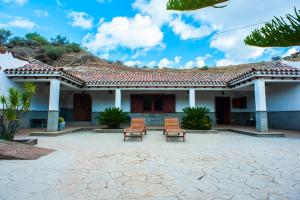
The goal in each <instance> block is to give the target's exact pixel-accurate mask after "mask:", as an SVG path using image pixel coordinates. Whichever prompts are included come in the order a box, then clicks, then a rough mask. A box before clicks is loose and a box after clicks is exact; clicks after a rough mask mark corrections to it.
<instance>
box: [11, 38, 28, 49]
mask: <svg viewBox="0 0 300 200" xmlns="http://www.w3.org/2000/svg"><path fill="white" fill-rule="evenodd" d="M25 45H26V39H25V38H22V37H13V38H12V39H11V40H10V41H9V43H8V45H7V46H8V47H11V48H12V47H14V46H25Z"/></svg>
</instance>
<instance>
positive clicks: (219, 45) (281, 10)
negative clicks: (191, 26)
mask: <svg viewBox="0 0 300 200" xmlns="http://www.w3.org/2000/svg"><path fill="white" fill-rule="evenodd" d="M282 2H283V1H282V0H272V3H270V1H261V0H252V1H251V4H252V5H259V6H254V7H251V9H249V4H248V1H247V0H230V1H229V3H228V6H227V7H226V8H223V9H215V8H206V9H202V10H201V11H198V12H192V14H191V15H193V17H194V19H195V20H197V19H198V20H200V22H201V23H202V22H205V23H208V24H209V25H210V26H211V27H214V28H216V29H218V31H220V32H222V31H226V30H231V29H234V28H237V27H243V26H246V25H251V24H257V23H258V22H264V21H269V20H271V19H272V18H273V17H274V16H284V15H285V14H287V13H293V8H294V6H296V7H299V6H300V4H299V0H289V1H284V3H282ZM297 5H298V6H297ZM258 27H259V26H254V27H249V28H245V29H242V30H237V31H230V32H227V33H220V34H216V35H215V36H214V39H213V41H212V43H211V47H213V48H216V49H218V50H220V51H222V52H224V54H225V58H226V59H227V60H233V61H235V62H239V63H240V62H248V61H251V60H255V59H256V58H258V57H260V56H261V55H263V54H264V50H265V49H262V48H255V47H250V46H247V45H245V44H244V41H243V39H244V38H245V36H247V35H248V34H249V33H250V32H251V31H252V30H253V29H255V28H258Z"/></svg>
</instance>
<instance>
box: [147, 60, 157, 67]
mask: <svg viewBox="0 0 300 200" xmlns="http://www.w3.org/2000/svg"><path fill="white" fill-rule="evenodd" d="M147 66H148V67H155V66H157V62H156V61H150V62H148V63H147Z"/></svg>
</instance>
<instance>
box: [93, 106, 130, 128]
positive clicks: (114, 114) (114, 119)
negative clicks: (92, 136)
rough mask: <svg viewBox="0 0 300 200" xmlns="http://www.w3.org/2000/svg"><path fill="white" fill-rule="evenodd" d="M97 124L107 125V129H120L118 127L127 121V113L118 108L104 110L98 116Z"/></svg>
mask: <svg viewBox="0 0 300 200" xmlns="http://www.w3.org/2000/svg"><path fill="white" fill-rule="evenodd" d="M97 119H98V121H99V124H101V125H107V126H108V128H120V125H121V124H123V123H127V122H128V121H129V116H128V114H127V113H125V112H123V110H122V109H119V108H106V109H105V110H104V112H101V113H100V114H99V116H98V118H97Z"/></svg>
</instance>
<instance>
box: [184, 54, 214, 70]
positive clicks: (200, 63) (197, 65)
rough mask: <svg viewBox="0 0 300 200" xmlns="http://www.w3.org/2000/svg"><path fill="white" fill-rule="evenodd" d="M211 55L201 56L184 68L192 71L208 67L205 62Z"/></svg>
mask: <svg viewBox="0 0 300 200" xmlns="http://www.w3.org/2000/svg"><path fill="white" fill-rule="evenodd" d="M209 56H210V55H209V54H206V55H205V56H202V57H201V56H199V57H197V58H196V59H195V60H190V61H188V62H187V63H186V64H185V65H184V66H183V68H185V69H192V68H201V67H204V66H205V65H206V63H205V60H207V59H208V58H209Z"/></svg>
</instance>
